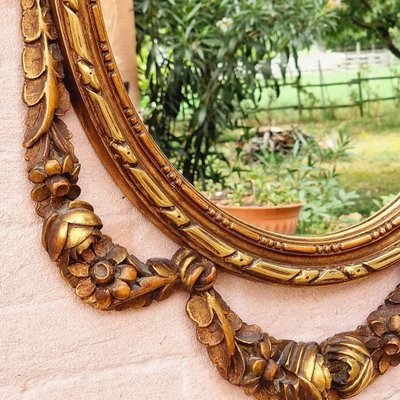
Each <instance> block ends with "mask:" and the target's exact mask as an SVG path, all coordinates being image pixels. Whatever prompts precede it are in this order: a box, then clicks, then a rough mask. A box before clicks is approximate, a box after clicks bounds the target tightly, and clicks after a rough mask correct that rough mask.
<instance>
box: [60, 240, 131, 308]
mask: <svg viewBox="0 0 400 400" xmlns="http://www.w3.org/2000/svg"><path fill="white" fill-rule="evenodd" d="M82 257H83V258H84V259H85V260H86V263H75V264H72V265H70V266H69V267H68V270H69V272H70V273H71V274H72V275H73V276H74V277H76V278H83V279H82V280H80V282H79V283H78V285H77V286H76V288H75V291H76V294H77V295H78V296H79V297H80V298H82V299H83V300H85V301H86V302H88V303H92V304H95V305H96V306H97V307H98V308H100V309H109V308H110V306H111V304H112V302H113V300H114V299H116V300H126V299H128V298H129V296H130V294H131V287H130V284H131V283H133V282H135V281H136V278H137V275H138V274H137V271H136V269H135V267H134V265H133V263H131V261H130V259H129V256H128V252H127V250H126V249H125V248H124V247H121V246H119V245H114V244H113V243H112V242H111V240H109V239H108V238H105V239H103V240H101V241H99V242H98V243H96V244H95V245H94V246H93V250H91V249H88V250H86V251H84V252H83V253H82Z"/></svg>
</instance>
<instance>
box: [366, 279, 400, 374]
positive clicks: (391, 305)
mask: <svg viewBox="0 0 400 400" xmlns="http://www.w3.org/2000/svg"><path fill="white" fill-rule="evenodd" d="M368 323H369V328H370V329H371V331H372V332H373V334H374V337H373V338H372V339H370V340H369V341H368V342H367V344H368V347H369V349H370V351H371V352H372V357H373V358H374V360H375V363H376V364H377V366H378V372H379V373H380V374H384V373H385V372H386V371H387V370H388V368H389V367H390V366H392V367H395V366H397V365H399V364H400V286H398V287H397V288H396V290H394V291H393V292H392V293H391V294H390V295H389V296H388V298H387V299H386V302H385V304H384V305H382V306H381V307H379V308H378V310H376V311H375V312H373V313H372V314H371V315H370V316H369V317H368Z"/></svg>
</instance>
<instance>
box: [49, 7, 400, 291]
mask: <svg viewBox="0 0 400 400" xmlns="http://www.w3.org/2000/svg"><path fill="white" fill-rule="evenodd" d="M54 4H55V11H56V14H57V18H56V20H57V23H58V28H59V30H60V31H61V34H62V38H63V40H62V50H63V55H64V57H65V59H66V61H67V64H68V66H69V70H70V71H69V72H70V73H71V74H72V75H71V76H72V78H73V79H72V81H73V82H74V83H75V89H76V93H75V94H76V95H75V96H74V98H73V100H74V102H75V109H76V111H77V113H78V115H79V116H80V118H81V120H82V123H83V125H84V127H85V131H86V133H87V134H88V136H89V139H91V142H92V144H93V146H94V147H95V149H96V150H97V152H98V154H99V155H100V158H101V159H102V161H103V162H104V164H105V166H106V167H107V168H108V170H109V171H110V173H111V175H112V176H113V178H114V180H115V181H116V183H118V184H119V186H120V187H121V189H122V190H123V191H124V193H125V194H126V195H127V196H128V197H129V199H130V200H131V201H132V202H133V203H134V204H135V205H136V206H137V207H139V208H140V209H141V210H142V211H143V212H144V213H145V214H146V217H147V218H148V219H149V220H151V221H152V222H154V223H155V224H156V225H157V226H158V227H160V229H162V230H163V231H164V232H166V233H167V234H169V235H170V237H172V238H173V239H174V240H176V241H177V242H178V243H179V244H181V245H183V246H187V247H191V248H192V249H194V250H196V251H198V252H199V253H200V254H202V255H203V256H205V257H207V258H209V259H210V260H213V261H215V262H216V263H217V264H218V265H220V266H222V267H225V268H226V269H229V270H231V271H234V272H235V273H238V274H241V275H245V276H248V277H256V278H261V279H265V280H268V281H273V282H278V283H286V284H297V285H310V284H312V285H321V284H332V283H340V282H347V281H350V280H354V279H357V278H361V277H364V276H367V275H369V274H370V273H372V272H374V271H379V270H381V269H383V268H386V267H388V266H390V265H393V264H394V263H395V262H396V261H397V260H399V259H400V250H399V248H398V246H397V243H398V232H399V230H398V228H399V226H400V200H399V197H398V196H397V197H396V198H394V199H393V200H392V201H390V198H391V197H392V195H393V193H396V192H397V191H398V188H396V184H397V183H396V182H395V180H393V182H394V183H390V184H389V183H388V182H389V180H386V178H390V177H391V175H394V174H393V173H391V172H390V168H395V167H396V160H393V159H394V153H395V149H396V140H397V136H396V135H395V134H394V132H395V131H393V130H392V127H393V129H394V127H395V126H396V123H395V121H396V113H395V112H393V110H394V109H395V99H394V98H395V97H396V96H395V83H396V82H397V79H396V75H395V73H396V72H395V65H396V63H395V62H394V61H393V58H390V56H389V55H388V53H387V51H385V50H379V49H378V44H377V43H374V42H372V43H370V48H371V47H373V46H376V49H375V50H373V51H372V50H371V49H370V50H369V51H368V52H367V53H368V54H372V55H371V56H368V57H367V58H366V53H365V52H363V48H365V43H364V44H360V45H357V44H356V47H355V51H353V52H351V53H349V52H344V51H335V52H333V51H330V50H327V49H329V48H333V49H334V48H335V46H336V47H338V46H339V45H338V43H335V42H333V43H329V41H328V38H329V35H328V33H329V29H339V28H338V26H339V25H338V20H339V18H338V17H336V16H335V15H336V14H335V13H338V12H339V11H337V8H340V7H339V5H338V4H337V3H336V2H326V1H324V2H322V1H320V0H315V1H308V2H305V3H303V2H301V3H300V2H296V4H295V5H293V4H287V2H278V3H274V4H273V6H272V5H271V4H269V3H267V4H264V3H263V2H257V1H255V2H240V1H235V2H221V1H215V2H213V1H212V2H205V3H204V4H203V3H196V4H194V3H192V2H184V1H183V2H177V1H172V2H168V6H166V4H165V3H161V2H160V3H159V2H148V1H143V2H141V1H137V2H136V3H135V11H136V13H135V14H134V10H133V7H132V3H131V2H124V1H121V2H118V8H116V7H117V5H116V4H115V2H109V3H107V2H103V7H104V10H105V18H106V19H107V21H108V22H107V23H106V25H104V22H103V16H102V11H101V9H100V4H99V2H98V1H95V0H92V1H91V2H90V4H89V3H87V4H86V3H85V2H79V4H78V3H75V2H72V3H68V2H67V3H65V2H60V1H55V3H54ZM337 15H339V14H337ZM283 16H284V17H283ZM135 17H136V22H135ZM265 21H267V22H268V23H265ZM106 26H108V29H107V28H106ZM83 27H84V28H83ZM287 27H289V28H290V29H286V28H287ZM322 28H323V29H322ZM135 30H136V33H135ZM108 36H109V38H110V39H108ZM135 37H136V38H137V42H138V44H137V46H135ZM361 39H362V38H360V43H361ZM109 40H110V41H109ZM110 43H111V45H110ZM356 43H357V42H356ZM353 44H354V41H353ZM323 46H325V47H326V48H327V49H326V50H323ZM363 46H364V47H363ZM135 47H136V50H135ZM111 48H113V49H114V52H115V53H116V55H115V57H114V55H113V53H112V52H111ZM377 49H378V50H377ZM342 50H343V49H342ZM353 50H354V49H353ZM135 52H136V53H137V56H135ZM349 54H350V55H351V56H350V55H349ZM379 54H380V60H381V61H379V60H378V59H379V57H378V55H379ZM351 57H353V58H351ZM346 60H347V61H346ZM354 60H355V61H354ZM385 60H386V61H385ZM387 60H389V61H387ZM135 61H137V63H136V64H137V67H135ZM379 62H380V63H381V64H382V63H383V64H384V65H383V67H382V66H379V65H380V64H379ZM354 63H355V64H356V65H357V68H356V71H354V68H353V67H354ZM385 63H386V64H385ZM388 63H389V64H388ZM116 64H118V68H119V70H120V72H119V71H118V68H117V66H116ZM375 64H377V65H375ZM348 65H350V66H349V67H348V68H347V66H348ZM307 68H308V69H307ZM346 68H347V69H346ZM338 71H339V72H338ZM354 74H355V75H354ZM383 85H384V86H383ZM138 87H139V88H140V90H138ZM370 87H372V88H373V90H372V89H370ZM380 88H383V89H385V90H384V91H383V92H384V95H383V94H379V93H378V94H376V96H378V97H376V96H375V94H373V93H375V91H377V90H378V89H380ZM126 89H127V90H126ZM391 90H392V91H393V93H392V92H391ZM128 91H129V93H130V96H131V99H130V98H129V97H128ZM391 93H392V94H391ZM374 96H375V97H374ZM379 96H381V97H379ZM378 98H379V99H380V100H379V101H378ZM285 99H286V100H285ZM285 101H286V103H285ZM135 104H136V107H135V106H134V105H135ZM137 110H139V112H140V115H139V114H138V113H137ZM390 113H391V114H390ZM390 115H392V117H393V118H392V119H393V121H394V122H392V124H390V123H388V121H390V117H389V116H390ZM383 137H385V140H383V139H382V138H383ZM383 143H387V144H388V145H387V148H388V149H389V151H388V152H386V153H385V152H384V151H383V149H384V146H382V144H383ZM157 144H158V146H157ZM378 145H379V146H378ZM361 146H364V147H363V148H362V147H361ZM363 157H364V158H363ZM385 163H386V164H385ZM392 171H393V170H392ZM362 175H363V176H362ZM364 175H366V176H364ZM361 178H362V179H361ZM364 178H365V179H364ZM367 178H368V179H372V180H368V179H367ZM385 182H386V183H385ZM379 186H381V187H383V188H384V190H377V189H379V188H378V187H379ZM280 206H283V207H280ZM249 209H250V210H252V209H253V210H252V211H254V209H255V210H256V211H268V212H269V213H270V214H269V215H268V216H267V217H266V218H265V220H264V221H263V218H262V217H259V216H256V217H255V219H253V220H252V221H251V220H248V219H247V215H243V214H237V212H238V211H239V212H241V213H242V212H246V213H247V211H249ZM265 209H266V210H265ZM279 209H281V211H282V210H283V211H284V212H289V214H293V213H295V212H297V213H298V214H297V215H296V214H295V215H294V217H293V220H292V221H290V220H289V221H288V220H287V219H286V220H284V221H283V222H282V221H278V220H277V217H276V213H277V211H278V210H279ZM299 212H300V213H299ZM271 213H272V214H271ZM289 217H290V215H289ZM332 232H333V233H332ZM295 233H297V235H295Z"/></svg>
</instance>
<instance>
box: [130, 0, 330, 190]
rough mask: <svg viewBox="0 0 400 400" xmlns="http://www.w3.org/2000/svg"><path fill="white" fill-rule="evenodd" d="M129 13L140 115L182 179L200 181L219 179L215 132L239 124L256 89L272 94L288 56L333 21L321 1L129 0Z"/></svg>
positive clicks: (255, 99) (252, 104) (253, 103)
mask: <svg viewBox="0 0 400 400" xmlns="http://www.w3.org/2000/svg"><path fill="white" fill-rule="evenodd" d="M135 12H136V22H137V35H138V54H139V56H140V57H141V60H142V63H141V64H140V65H139V66H140V67H141V68H142V75H143V78H144V81H145V82H146V83H145V84H144V85H142V91H143V95H144V97H145V98H146V99H148V104H147V105H146V114H145V122H146V124H147V125H148V127H149V129H150V132H151V133H152V134H153V136H154V137H155V138H156V139H157V141H158V143H159V144H160V146H161V147H162V149H163V150H164V151H165V153H166V155H167V156H168V157H169V158H170V159H171V160H173V161H174V162H175V164H176V166H177V167H178V168H179V169H180V170H181V171H182V172H183V174H184V175H185V176H186V178H188V179H189V180H190V181H192V182H193V181H195V180H196V181H200V182H203V183H204V182H205V181H206V180H207V179H212V180H213V181H219V180H221V179H223V176H222V175H221V173H220V172H219V171H218V170H216V169H215V165H216V164H218V162H216V161H219V160H223V154H222V153H221V152H219V151H218V150H216V147H215V145H216V144H217V143H218V142H219V140H220V138H221V135H222V134H223V133H224V132H227V131H231V130H234V129H243V130H245V129H247V126H246V125H247V122H246V120H247V118H248V117H249V116H251V115H253V113H255V112H256V110H257V104H258V103H259V100H260V99H259V97H260V94H261V93H262V88H264V87H273V88H274V89H275V90H276V92H277V93H279V85H278V79H281V78H282V76H283V77H284V76H285V66H286V64H287V62H288V60H289V58H290V57H293V58H294V59H295V60H297V53H298V51H299V50H300V49H302V48H306V47H308V46H309V45H310V44H311V43H312V42H313V41H314V38H315V37H316V36H318V35H319V34H320V32H321V31H322V30H324V29H327V28H328V27H331V26H332V24H333V23H334V19H333V18H332V13H333V11H332V10H331V9H330V8H329V7H327V1H326V0H301V1H300V0H289V1H288V0H277V1H273V2H272V1H265V0H199V1H192V0H136V1H135ZM274 59H275V60H276V59H279V60H280V65H281V69H280V74H278V75H280V76H279V77H278V76H274V75H273V73H272V68H271V61H272V60H274ZM275 75H276V74H275Z"/></svg>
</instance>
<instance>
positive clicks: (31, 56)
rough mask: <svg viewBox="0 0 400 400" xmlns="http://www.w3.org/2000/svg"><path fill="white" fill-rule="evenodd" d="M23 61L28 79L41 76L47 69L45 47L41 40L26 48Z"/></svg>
mask: <svg viewBox="0 0 400 400" xmlns="http://www.w3.org/2000/svg"><path fill="white" fill-rule="evenodd" d="M22 63H23V66H24V72H25V76H26V78H27V79H36V78H39V77H40V76H41V75H42V74H43V73H44V72H45V71H46V65H45V61H44V57H43V48H42V44H41V43H40V42H36V43H32V44H30V45H27V46H26V47H25V48H24V51H23V53H22Z"/></svg>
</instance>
